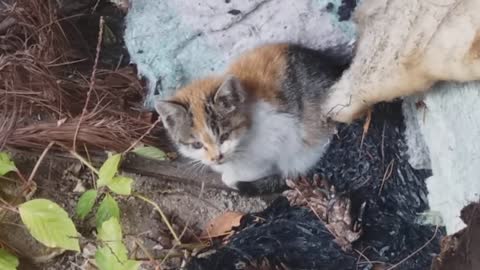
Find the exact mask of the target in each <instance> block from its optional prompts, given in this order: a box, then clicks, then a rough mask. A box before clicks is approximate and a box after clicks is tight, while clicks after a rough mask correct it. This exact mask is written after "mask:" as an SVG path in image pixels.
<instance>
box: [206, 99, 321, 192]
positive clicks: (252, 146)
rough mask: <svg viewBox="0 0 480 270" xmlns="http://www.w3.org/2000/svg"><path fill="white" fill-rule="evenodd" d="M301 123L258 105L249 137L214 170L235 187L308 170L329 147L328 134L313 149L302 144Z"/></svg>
mask: <svg viewBox="0 0 480 270" xmlns="http://www.w3.org/2000/svg"><path fill="white" fill-rule="evenodd" d="M303 138H304V128H303V127H302V123H300V121H299V120H298V119H297V118H296V117H294V116H292V115H290V114H287V113H279V112H278V111H276V110H275V108H274V107H273V106H271V105H270V104H268V103H265V102H259V103H257V104H256V106H255V110H254V112H253V115H252V126H251V129H250V131H249V134H248V135H247V136H246V137H245V138H244V140H243V141H242V142H241V143H240V145H239V146H238V148H239V151H238V152H237V153H236V154H235V156H234V157H233V158H232V159H231V160H229V161H228V162H226V163H225V164H222V165H220V166H215V167H214V168H213V169H214V170H216V171H218V172H220V173H222V180H223V182H225V184H227V185H229V186H231V187H234V186H235V183H236V182H239V181H255V180H257V179H260V178H262V177H265V176H269V175H272V174H280V175H282V176H295V175H298V174H302V173H305V172H307V171H308V170H310V169H311V168H312V167H313V166H314V165H315V163H316V162H317V161H318V160H319V159H320V158H321V156H322V155H323V153H324V151H325V149H326V147H327V146H328V143H329V140H330V135H329V134H326V135H325V138H322V139H321V140H320V143H319V144H318V145H315V146H313V147H312V146H306V145H305V144H304V142H303V141H304V140H303Z"/></svg>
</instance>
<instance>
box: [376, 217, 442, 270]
mask: <svg viewBox="0 0 480 270" xmlns="http://www.w3.org/2000/svg"><path fill="white" fill-rule="evenodd" d="M437 233H438V225H437V226H436V227H435V232H434V233H433V236H432V238H430V240H428V241H427V242H426V243H425V244H423V246H421V247H420V248H418V249H417V250H415V252H413V253H412V254H410V255H408V256H407V257H405V259H403V260H401V261H399V262H398V263H396V264H394V265H392V266H391V267H389V268H387V269H385V270H393V269H395V268H397V267H398V266H399V265H401V264H402V263H404V262H406V261H407V260H408V259H410V258H411V257H413V256H415V255H416V254H417V253H419V252H420V251H422V249H424V248H425V247H427V246H428V245H429V244H430V243H431V242H432V241H433V239H435V237H436V236H437Z"/></svg>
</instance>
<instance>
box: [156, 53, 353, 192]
mask: <svg viewBox="0 0 480 270" xmlns="http://www.w3.org/2000/svg"><path fill="white" fill-rule="evenodd" d="M349 62H350V57H344V56H341V55H340V54H337V53H334V52H333V51H330V52H327V51H323V52H322V51H315V50H312V49H308V48H304V47H301V46H298V45H290V44H270V45H263V46H261V47H257V48H255V49H253V50H251V51H248V52H246V53H244V54H243V55H241V56H240V57H239V58H238V59H237V60H236V61H234V62H233V63H232V64H231V65H230V67H229V68H228V70H227V71H226V72H225V74H223V75H218V76H212V77H208V78H204V79H200V80H197V81H194V82H192V83H191V84H189V85H187V86H186V87H184V88H183V89H180V90H179V91H178V92H177V93H176V95H175V96H174V97H172V98H171V99H169V100H158V101H157V102H156V110H157V111H158V113H159V115H160V116H161V118H162V121H163V124H164V126H165V127H166V128H167V130H168V131H169V134H170V137H171V138H172V139H173V141H174V142H175V143H176V145H177V147H178V150H179V151H180V153H181V154H183V155H184V156H186V157H189V158H191V159H194V160H198V161H201V162H203V163H204V164H205V165H208V166H209V167H210V168H212V169H213V170H215V171H217V172H219V173H221V174H222V180H223V182H224V183H225V184H226V185H227V186H229V187H231V188H234V189H240V190H243V191H247V192H248V190H249V189H250V192H258V190H256V189H258V188H259V187H255V183H263V184H262V185H274V184H273V183H275V182H278V180H279V179H283V178H284V177H295V176H297V175H300V174H304V173H306V172H308V170H310V169H311V168H312V167H313V166H314V165H315V163H316V162H317V161H318V160H319V159H320V158H321V157H322V154H323V153H324V151H325V149H326V147H327V145H328V143H329V140H330V137H331V136H332V134H333V133H334V131H335V128H334V125H333V124H332V123H328V121H327V120H326V119H325V118H324V117H322V115H320V111H321V110H320V108H321V106H322V102H323V101H324V99H325V97H326V95H327V94H328V91H329V88H330V87H331V86H332V84H333V83H334V82H335V81H336V80H337V79H338V78H339V77H340V76H341V74H342V72H343V71H344V70H345V69H346V68H347V67H348V64H349ZM257 180H260V181H259V182H253V181H257ZM280 182H282V181H280ZM283 182H284V181H283ZM249 183H251V184H253V185H250V184H249ZM263 188H265V187H263Z"/></svg>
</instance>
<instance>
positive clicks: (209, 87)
mask: <svg viewBox="0 0 480 270" xmlns="http://www.w3.org/2000/svg"><path fill="white" fill-rule="evenodd" d="M155 107H156V110H157V112H158V113H159V115H160V117H161V119H162V122H163V125H164V126H165V127H166V128H167V130H168V132H169V134H170V137H171V138H172V139H173V141H174V142H175V143H176V145H177V147H178V149H179V151H180V153H182V154H183V155H185V156H187V157H189V158H192V159H194V160H199V161H202V162H203V163H204V164H206V165H209V166H212V167H214V168H215V166H219V165H221V164H223V163H225V162H228V160H229V159H230V158H231V157H232V155H233V154H234V153H235V151H236V150H238V149H237V147H238V146H239V144H240V142H241V141H242V139H243V138H244V136H245V135H246V133H247V131H248V127H249V123H250V120H249V115H248V113H247V112H248V110H247V92H246V91H245V89H244V88H243V86H242V84H241V82H240V81H239V80H238V79H237V78H235V77H233V76H227V77H225V78H223V79H218V78H210V79H205V80H201V81H196V82H193V83H192V84H190V85H189V86H187V87H185V88H184V89H182V90H180V91H179V92H178V93H177V94H176V95H175V97H173V98H172V99H170V100H159V101H157V102H156V104H155Z"/></svg>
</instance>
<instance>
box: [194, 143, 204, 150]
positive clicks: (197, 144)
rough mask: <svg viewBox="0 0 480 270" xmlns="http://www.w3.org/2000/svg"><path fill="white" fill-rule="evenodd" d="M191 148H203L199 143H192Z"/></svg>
mask: <svg viewBox="0 0 480 270" xmlns="http://www.w3.org/2000/svg"><path fill="white" fill-rule="evenodd" d="M192 147H193V148H195V149H200V148H202V147H203V143H201V142H194V143H192Z"/></svg>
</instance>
